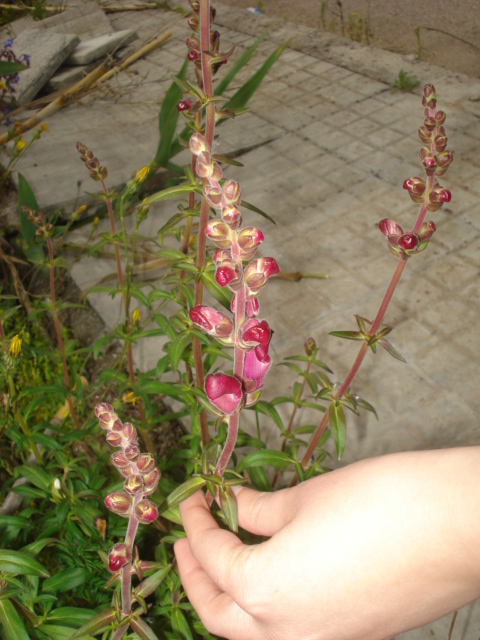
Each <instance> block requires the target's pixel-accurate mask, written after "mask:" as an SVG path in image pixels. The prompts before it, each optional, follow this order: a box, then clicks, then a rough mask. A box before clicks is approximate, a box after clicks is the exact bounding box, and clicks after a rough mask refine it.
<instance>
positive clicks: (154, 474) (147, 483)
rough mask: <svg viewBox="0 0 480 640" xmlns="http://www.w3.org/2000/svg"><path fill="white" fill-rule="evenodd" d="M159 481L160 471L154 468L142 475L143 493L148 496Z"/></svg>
mask: <svg viewBox="0 0 480 640" xmlns="http://www.w3.org/2000/svg"><path fill="white" fill-rule="evenodd" d="M159 482H160V471H159V470H158V469H157V468H155V469H154V470H153V471H151V472H150V473H148V474H147V475H146V476H144V477H143V487H144V488H143V494H144V495H145V496H149V495H150V494H151V493H153V492H154V491H155V489H156V488H157V487H158V483H159Z"/></svg>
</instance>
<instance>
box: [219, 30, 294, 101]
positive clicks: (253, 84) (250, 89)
mask: <svg viewBox="0 0 480 640" xmlns="http://www.w3.org/2000/svg"><path fill="white" fill-rule="evenodd" d="M288 45H289V42H285V43H284V44H282V45H281V46H280V47H278V48H277V49H275V51H274V52H273V53H271V54H270V55H269V56H268V58H267V59H266V60H265V62H264V63H263V64H262V66H261V67H260V68H259V69H258V70H257V71H256V72H255V73H254V74H253V76H252V77H251V78H250V79H249V80H247V82H245V84H244V85H243V86H242V87H240V89H239V90H238V91H237V92H236V93H235V94H234V95H233V96H232V97H231V98H230V100H229V101H228V102H227V104H226V105H224V107H223V108H224V109H238V108H241V107H245V106H246V105H247V103H248V101H249V100H250V98H251V97H252V96H253V94H254V93H255V91H256V90H257V89H258V87H259V86H260V84H261V82H262V80H263V79H264V77H265V76H266V75H267V73H268V72H269V71H270V69H271V67H273V65H274V64H275V62H277V60H278V59H279V58H280V56H281V55H282V53H283V52H284V51H285V49H286V48H287V47H288Z"/></svg>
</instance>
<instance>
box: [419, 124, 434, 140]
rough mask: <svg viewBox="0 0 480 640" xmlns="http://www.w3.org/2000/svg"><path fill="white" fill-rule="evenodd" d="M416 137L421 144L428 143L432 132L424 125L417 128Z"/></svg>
mask: <svg viewBox="0 0 480 640" xmlns="http://www.w3.org/2000/svg"><path fill="white" fill-rule="evenodd" d="M418 137H419V138H420V140H421V141H422V142H423V144H428V143H430V142H431V141H432V138H433V132H432V131H431V130H430V129H427V127H426V126H425V125H424V126H423V127H420V129H419V130H418Z"/></svg>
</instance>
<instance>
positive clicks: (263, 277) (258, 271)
mask: <svg viewBox="0 0 480 640" xmlns="http://www.w3.org/2000/svg"><path fill="white" fill-rule="evenodd" d="M279 272H280V269H279V268H278V265H277V262H276V261H275V259H274V258H258V259H257V260H253V262H250V264H249V265H248V266H247V267H246V269H245V272H244V280H245V284H246V286H247V287H248V290H249V294H250V295H252V297H254V296H255V295H257V294H258V292H259V291H260V289H261V288H262V287H264V286H265V284H266V283H267V280H268V279H269V278H271V277H272V276H275V275H277V273H279Z"/></svg>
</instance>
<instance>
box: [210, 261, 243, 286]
mask: <svg viewBox="0 0 480 640" xmlns="http://www.w3.org/2000/svg"><path fill="white" fill-rule="evenodd" d="M215 280H216V281H217V283H218V284H219V285H220V286H221V287H226V286H228V287H230V288H232V289H238V287H239V286H240V285H241V283H242V273H241V271H240V270H239V268H238V267H237V265H236V264H235V262H233V260H225V261H224V262H223V263H222V264H221V265H220V266H218V267H217V270H216V271H215Z"/></svg>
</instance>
